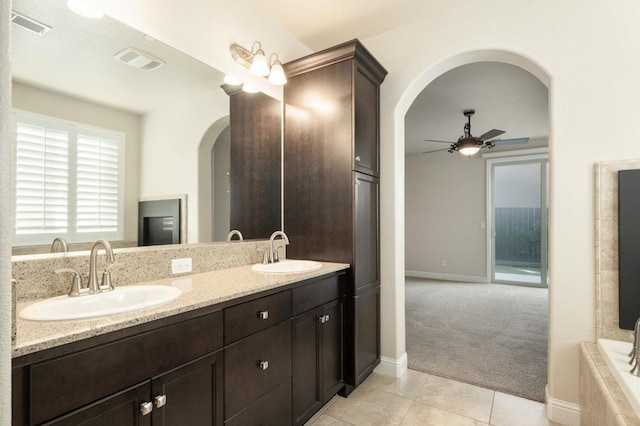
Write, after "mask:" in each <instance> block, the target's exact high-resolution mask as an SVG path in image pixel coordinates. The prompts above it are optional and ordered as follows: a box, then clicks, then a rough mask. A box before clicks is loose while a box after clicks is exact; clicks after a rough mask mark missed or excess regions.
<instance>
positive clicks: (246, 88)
mask: <svg viewBox="0 0 640 426" xmlns="http://www.w3.org/2000/svg"><path fill="white" fill-rule="evenodd" d="M242 91H243V92H247V93H258V92H259V91H260V90H258V88H257V87H255V86H252V85H250V84H247V83H244V84H243V85H242Z"/></svg>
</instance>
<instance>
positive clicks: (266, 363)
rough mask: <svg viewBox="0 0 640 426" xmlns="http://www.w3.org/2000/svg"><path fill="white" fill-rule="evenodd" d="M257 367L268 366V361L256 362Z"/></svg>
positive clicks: (263, 368) (265, 367) (264, 367)
mask: <svg viewBox="0 0 640 426" xmlns="http://www.w3.org/2000/svg"><path fill="white" fill-rule="evenodd" d="M258 367H260V369H261V370H266V369H267V368H269V361H260V363H258Z"/></svg>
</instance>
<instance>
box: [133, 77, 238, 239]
mask: <svg viewBox="0 0 640 426" xmlns="http://www.w3.org/2000/svg"><path fill="white" fill-rule="evenodd" d="M228 114H229V97H228V96H227V94H226V93H225V92H224V91H223V90H222V89H220V88H218V89H217V90H216V89H213V91H211V92H209V93H206V94H203V95H202V96H198V97H196V98H192V99H188V100H185V101H182V102H178V103H176V104H173V105H170V106H168V107H166V108H161V109H158V110H155V111H152V112H150V113H148V114H146V115H145V116H144V117H143V119H142V143H141V145H140V197H142V198H147V197H159V196H174V195H182V194H187V242H188V243H195V242H198V241H199V239H198V235H199V234H198V225H199V223H198V202H199V199H198V181H199V180H198V166H199V158H198V155H199V149H198V148H199V146H200V143H201V141H202V139H203V136H204V135H205V133H206V132H207V130H208V129H209V127H210V126H211V125H212V124H213V123H214V122H215V121H217V120H219V119H220V118H222V117H224V116H226V115H228ZM209 158H210V157H209ZM208 205H209V208H210V205H211V204H210V202H209V204H208Z"/></svg>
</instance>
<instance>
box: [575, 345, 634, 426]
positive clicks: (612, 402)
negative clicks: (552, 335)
mask: <svg viewBox="0 0 640 426" xmlns="http://www.w3.org/2000/svg"><path fill="white" fill-rule="evenodd" d="M579 362H580V393H579V397H580V422H581V424H582V425H585V426H591V425H593V426H601V425H628V426H640V418H638V416H636V414H635V412H634V411H633V408H632V407H631V405H630V404H629V402H628V401H627V398H626V397H625V395H624V393H623V391H622V389H621V388H620V386H619V385H618V382H617V381H616V379H615V377H614V376H613V373H612V372H611V371H610V370H609V367H608V366H607V363H606V361H605V360H604V358H603V356H602V354H601V353H600V350H599V349H598V347H597V345H596V344H595V343H588V342H582V343H580V359H579Z"/></svg>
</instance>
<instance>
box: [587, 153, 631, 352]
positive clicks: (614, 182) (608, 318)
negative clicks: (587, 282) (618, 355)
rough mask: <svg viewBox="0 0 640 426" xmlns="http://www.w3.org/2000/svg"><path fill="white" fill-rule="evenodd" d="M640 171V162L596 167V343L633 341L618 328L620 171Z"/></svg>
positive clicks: (606, 162)
mask: <svg viewBox="0 0 640 426" xmlns="http://www.w3.org/2000/svg"><path fill="white" fill-rule="evenodd" d="M630 169H640V159H635V160H623V161H603V162H599V163H596V165H595V202H596V205H595V210H596V211H595V216H596V244H595V246H596V253H595V254H596V262H595V263H596V339H601V338H603V339H611V340H621V341H624V342H631V341H633V332H632V331H630V330H622V329H621V328H620V327H618V171H620V170H630Z"/></svg>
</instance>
